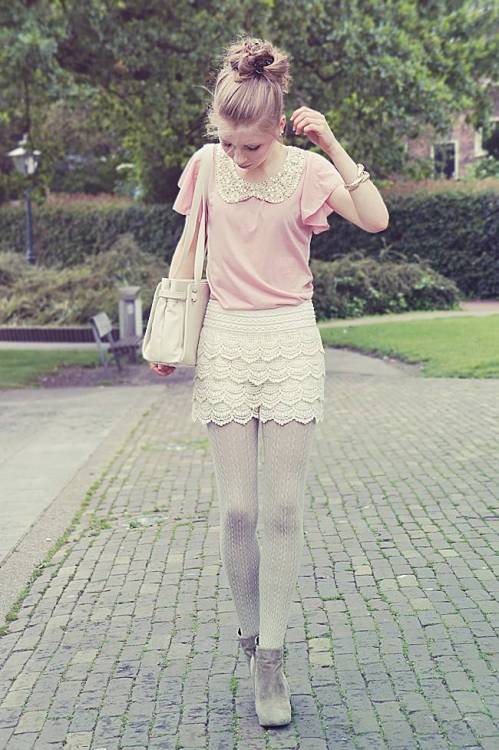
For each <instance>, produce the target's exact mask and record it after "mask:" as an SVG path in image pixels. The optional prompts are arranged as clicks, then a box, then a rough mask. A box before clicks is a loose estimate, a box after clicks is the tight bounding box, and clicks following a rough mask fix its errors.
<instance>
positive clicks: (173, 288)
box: [142, 143, 214, 367]
mask: <svg viewBox="0 0 499 750" xmlns="http://www.w3.org/2000/svg"><path fill="white" fill-rule="evenodd" d="M213 148H214V144H212V143H206V144H205V145H204V146H203V147H202V149H201V160H200V166H199V172H198V177H197V180H196V187H195V189H194V196H193V199H192V206H191V210H190V212H189V215H188V217H187V221H186V222H185V226H184V231H183V233H182V237H181V238H180V258H179V263H180V264H181V263H182V261H183V260H184V257H185V256H186V254H187V253H188V251H189V247H190V245H191V242H192V239H193V237H194V233H195V229H196V219H197V216H198V215H199V212H200V211H201V219H200V224H199V235H198V240H197V245H196V254H195V259H194V278H193V279H169V278H162V279H161V281H160V282H159V284H158V286H157V287H156V291H155V292H154V298H153V302H152V306H151V312H150V313H149V320H148V322H147V328H146V331H145V334H144V338H143V341H142V356H143V357H144V359H146V360H148V361H149V362H157V363H158V364H159V363H161V364H165V365H172V366H173V367H178V366H179V365H181V366H184V367H195V365H196V358H197V348H198V343H199V335H200V333H201V328H202V325H203V319H204V315H205V312H206V306H207V305H208V300H209V297H210V288H209V285H208V281H207V280H206V279H202V278H201V276H202V273H203V265H204V259H205V254H206V197H207V188H208V176H209V171H210V164H211V163H212V155H213Z"/></svg>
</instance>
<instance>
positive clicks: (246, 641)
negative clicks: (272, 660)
mask: <svg viewBox="0 0 499 750" xmlns="http://www.w3.org/2000/svg"><path fill="white" fill-rule="evenodd" d="M237 636H238V638H239V643H240V644H241V646H242V647H243V651H244V653H245V654H246V661H247V662H248V671H249V674H250V677H252V676H253V669H252V666H251V664H252V661H251V660H252V659H253V658H254V656H255V646H256V639H257V637H258V636H257V635H248V636H245V637H244V638H243V636H242V635H241V628H238V629H237Z"/></svg>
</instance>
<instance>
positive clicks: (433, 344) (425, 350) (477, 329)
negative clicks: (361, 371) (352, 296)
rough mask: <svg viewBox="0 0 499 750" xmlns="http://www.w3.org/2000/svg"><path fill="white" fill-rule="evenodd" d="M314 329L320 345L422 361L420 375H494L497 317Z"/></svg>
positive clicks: (497, 373)
mask: <svg viewBox="0 0 499 750" xmlns="http://www.w3.org/2000/svg"><path fill="white" fill-rule="evenodd" d="M319 328H320V332H321V336H322V340H323V342H324V346H326V345H328V346H344V347H347V348H349V349H355V350H357V351H361V352H371V353H374V354H381V355H382V354H386V355H389V356H391V357H396V358H398V359H400V360H403V361H405V362H413V363H422V364H423V367H422V369H421V375H422V376H423V377H425V376H426V377H432V378H435V377H437V378H438V377H447V378H499V315H484V316H480V317H472V316H462V317H452V318H435V319H432V320H407V321H404V322H393V323H370V324H366V325H361V324H359V325H355V326H352V325H350V326H349V325H345V326H344V327H343V326H341V325H339V326H338V327H336V326H335V327H333V328H321V327H320V324H319Z"/></svg>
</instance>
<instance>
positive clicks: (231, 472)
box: [207, 417, 316, 648]
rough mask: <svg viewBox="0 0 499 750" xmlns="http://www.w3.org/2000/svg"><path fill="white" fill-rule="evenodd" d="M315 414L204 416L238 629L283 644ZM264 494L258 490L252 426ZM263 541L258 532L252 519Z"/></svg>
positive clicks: (266, 644)
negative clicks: (243, 418)
mask: <svg viewBox="0 0 499 750" xmlns="http://www.w3.org/2000/svg"><path fill="white" fill-rule="evenodd" d="M315 426H316V422H315V420H312V421H311V422H308V423H306V424H303V423H301V422H298V421H296V420H292V421H291V422H287V423H286V424H284V425H280V424H279V423H278V422H275V421H274V420H269V421H267V422H260V421H259V420H258V419H257V418H256V417H253V418H252V419H250V420H249V422H247V423H246V424H239V423H238V422H229V423H228V424H225V425H218V424H216V423H215V422H208V424H207V428H208V439H209V444H210V450H211V455H212V459H213V463H214V468H215V478H216V485H217V492H218V499H219V505H220V553H221V558H222V563H223V565H224V568H225V571H226V574H227V578H228V581H229V585H230V588H231V591H232V596H233V599H234V606H235V608H236V612H237V615H238V617H239V623H240V626H241V633H242V635H243V636H247V635H254V634H256V633H259V634H260V638H259V645H260V646H261V647H262V648H281V647H282V645H283V643H284V637H285V633H286V627H287V622H288V617H289V611H290V608H291V604H292V601H293V595H294V591H295V587H296V581H297V576H298V571H299V566H300V562H301V557H302V551H303V542H304V537H303V514H304V494H305V482H306V477H307V471H308V465H309V456H310V448H311V444H312V437H313V434H314V428H315ZM259 429H260V431H261V437H262V443H263V449H264V462H263V469H262V471H263V485H264V498H262V502H261V503H260V504H259V502H258V492H257V472H258V435H259V433H258V430H259ZM259 519H260V521H261V523H259V527H258V528H259V533H260V536H261V545H260V544H259V542H258V539H257V535H256V528H257V522H258V521H259Z"/></svg>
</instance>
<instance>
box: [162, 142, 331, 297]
mask: <svg viewBox="0 0 499 750" xmlns="http://www.w3.org/2000/svg"><path fill="white" fill-rule="evenodd" d="M287 150H288V153H287V156H286V159H285V161H284V164H283V166H282V167H281V170H280V172H279V173H278V174H277V175H273V176H271V177H269V178H267V179H266V180H263V181H260V182H250V181H249V180H246V179H244V178H243V177H240V176H239V175H238V174H237V173H236V170H235V166H234V162H233V161H232V159H231V158H230V157H229V156H228V155H227V154H226V153H225V151H224V150H223V148H222V147H221V145H220V144H219V143H217V144H216V145H215V148H214V149H213V168H212V169H211V171H210V177H209V182H208V201H207V217H208V218H207V263H206V278H207V280H208V284H209V287H210V298H215V299H216V300H217V301H218V302H219V303H220V305H221V306H222V307H224V308H225V309H232V310H256V309H261V308H273V307H279V306H281V305H297V304H300V303H301V302H303V301H305V300H308V299H311V298H312V295H313V276H312V272H311V271H310V267H309V259H310V240H311V237H312V234H319V233H320V232H324V231H326V230H327V229H329V224H328V222H327V217H328V215H329V214H330V213H331V212H332V211H333V209H332V208H331V207H330V206H329V205H328V204H327V203H326V199H327V198H328V197H329V195H330V194H331V193H332V192H333V190H335V189H336V188H337V187H338V186H339V185H344V184H345V183H344V180H343V178H342V177H341V175H340V173H339V172H338V170H337V169H336V167H335V166H334V165H333V164H332V163H331V162H330V161H329V160H328V159H326V158H325V157H324V156H322V155H321V154H318V153H316V152H314V151H306V150H305V149H300V148H298V147H296V146H287ZM200 153H201V150H200V149H199V150H198V151H196V152H195V153H194V154H193V155H192V156H191V158H190V159H189V161H188V162H187V164H186V166H185V168H184V170H183V172H182V174H181V176H180V179H179V181H178V186H179V188H180V191H179V193H178V195H177V197H176V199H175V202H174V204H173V208H174V210H175V211H177V212H178V213H181V214H184V215H186V214H188V213H189V211H190V207H191V203H192V196H193V192H194V185H195V181H196V177H197V174H198V170H199V157H200Z"/></svg>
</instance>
